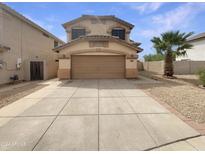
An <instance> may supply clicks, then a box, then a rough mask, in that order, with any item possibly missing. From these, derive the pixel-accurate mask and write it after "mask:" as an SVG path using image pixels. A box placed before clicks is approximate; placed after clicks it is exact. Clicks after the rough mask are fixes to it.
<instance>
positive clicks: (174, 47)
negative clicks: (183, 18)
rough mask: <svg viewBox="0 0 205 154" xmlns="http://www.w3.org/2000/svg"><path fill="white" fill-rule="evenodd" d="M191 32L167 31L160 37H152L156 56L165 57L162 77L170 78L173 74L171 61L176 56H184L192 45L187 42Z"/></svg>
mask: <svg viewBox="0 0 205 154" xmlns="http://www.w3.org/2000/svg"><path fill="white" fill-rule="evenodd" d="M192 34H193V32H190V33H180V32H179V31H168V32H165V33H162V34H161V36H160V37H153V38H152V40H151V42H152V43H153V47H154V48H155V49H156V52H157V53H158V54H163V55H165V60H164V61H165V65H164V75H165V76H169V77H172V76H173V74H174V69H173V60H174V59H175V58H176V56H184V55H186V50H187V49H191V48H192V45H191V44H189V43H188V42H187V38H188V37H190V36H191V35H192Z"/></svg>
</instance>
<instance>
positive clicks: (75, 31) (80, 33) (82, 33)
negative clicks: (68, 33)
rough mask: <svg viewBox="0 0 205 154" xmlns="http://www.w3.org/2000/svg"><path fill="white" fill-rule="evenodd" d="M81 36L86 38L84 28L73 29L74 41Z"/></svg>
mask: <svg viewBox="0 0 205 154" xmlns="http://www.w3.org/2000/svg"><path fill="white" fill-rule="evenodd" d="M80 36H85V29H84V28H73V29H72V40H73V39H77V38H78V37H80Z"/></svg>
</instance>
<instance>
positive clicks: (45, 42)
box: [0, 3, 64, 84]
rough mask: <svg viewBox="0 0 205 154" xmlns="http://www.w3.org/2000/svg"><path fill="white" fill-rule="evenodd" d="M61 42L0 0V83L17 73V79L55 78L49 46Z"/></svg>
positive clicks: (55, 70) (54, 61)
mask: <svg viewBox="0 0 205 154" xmlns="http://www.w3.org/2000/svg"><path fill="white" fill-rule="evenodd" d="M63 43H64V42H63V41H61V40H60V39H58V38H57V37H55V36H54V35H52V34H51V33H49V32H48V31H46V30H44V29H43V28H41V27H40V26H38V25H37V24H35V23H33V22H32V21H30V20H28V19H27V18H25V17H24V16H22V15H21V14H19V13H17V12H16V11H14V10H13V9H11V8H9V7H8V6H6V5H4V4H2V3H0V84H2V83H6V82H9V80H10V77H13V76H14V75H18V77H19V79H20V80H36V79H49V78H53V77H56V74H57V68H58V62H57V61H56V60H57V54H56V53H54V52H53V50H52V49H53V48H54V47H56V46H58V45H62V44H63Z"/></svg>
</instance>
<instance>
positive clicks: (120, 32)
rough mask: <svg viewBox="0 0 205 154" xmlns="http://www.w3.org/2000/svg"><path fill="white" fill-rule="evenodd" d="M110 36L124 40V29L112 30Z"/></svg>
mask: <svg viewBox="0 0 205 154" xmlns="http://www.w3.org/2000/svg"><path fill="white" fill-rule="evenodd" d="M112 36H117V37H119V38H120V39H122V40H125V29H123V28H113V29H112Z"/></svg>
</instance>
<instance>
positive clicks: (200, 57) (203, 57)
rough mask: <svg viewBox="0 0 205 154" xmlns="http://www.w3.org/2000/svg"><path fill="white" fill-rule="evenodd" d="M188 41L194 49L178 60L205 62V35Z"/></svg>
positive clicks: (201, 34) (199, 35)
mask: <svg viewBox="0 0 205 154" xmlns="http://www.w3.org/2000/svg"><path fill="white" fill-rule="evenodd" d="M187 41H188V42H189V43H190V44H192V45H193V48H192V49H189V50H187V55H186V56H180V57H177V59H176V60H178V61H179V60H191V61H205V33H200V34H198V35H195V36H193V37H190V38H189V39H188V40H187Z"/></svg>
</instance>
